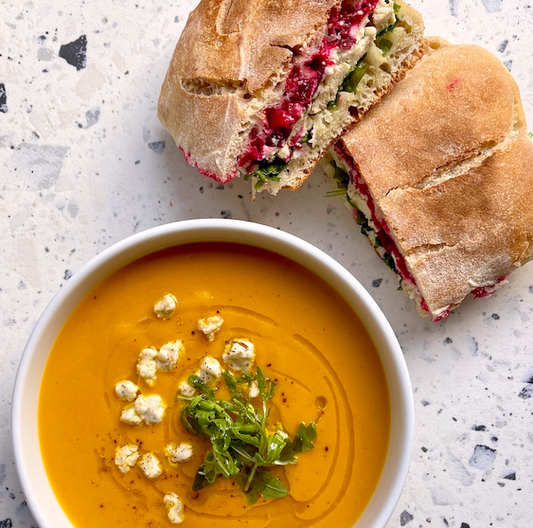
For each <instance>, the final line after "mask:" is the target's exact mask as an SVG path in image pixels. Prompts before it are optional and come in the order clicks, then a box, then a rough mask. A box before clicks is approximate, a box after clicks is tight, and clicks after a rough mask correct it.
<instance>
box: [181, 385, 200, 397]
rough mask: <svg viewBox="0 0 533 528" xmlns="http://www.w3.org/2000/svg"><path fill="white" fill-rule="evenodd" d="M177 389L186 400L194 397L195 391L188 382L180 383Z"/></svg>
mask: <svg viewBox="0 0 533 528" xmlns="http://www.w3.org/2000/svg"><path fill="white" fill-rule="evenodd" d="M178 389H179V391H180V392H181V393H182V394H183V396H186V397H187V398H190V397H191V396H194V395H195V393H196V389H195V388H194V387H193V386H192V385H191V384H190V383H189V382H188V381H182V382H181V383H180V384H179V387H178Z"/></svg>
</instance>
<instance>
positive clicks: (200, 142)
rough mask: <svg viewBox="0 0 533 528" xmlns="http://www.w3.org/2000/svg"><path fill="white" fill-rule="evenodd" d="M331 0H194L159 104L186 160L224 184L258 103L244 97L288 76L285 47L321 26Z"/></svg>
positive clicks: (337, 1)
mask: <svg viewBox="0 0 533 528" xmlns="http://www.w3.org/2000/svg"><path fill="white" fill-rule="evenodd" d="M337 4H340V0H305V1H301V0H255V1H250V0H202V1H201V2H200V4H199V5H198V7H197V8H196V9H195V10H194V11H193V12H192V13H191V14H190V16H189V19H188V21H187V24H186V26H185V28H184V30H183V32H182V34H181V37H180V39H179V41H178V43H177V45H176V48H175V50H174V54H173V55H172V58H171V61H170V65H169V69H168V71H167V74H166V77H165V80H164V82H163V86H162V88H161V95H160V98H159V105H158V115H159V119H160V120H161V122H162V123H163V125H164V126H165V127H166V128H167V130H169V132H170V133H171V134H172V136H173V137H174V139H175V140H176V143H177V144H178V145H179V146H180V147H181V148H182V149H183V151H184V153H185V155H186V156H187V157H188V161H190V162H191V163H192V164H194V165H197V166H198V165H199V164H200V165H201V166H200V167H198V168H199V169H200V170H201V171H202V172H203V173H204V174H207V175H209V176H212V177H214V178H215V179H217V180H219V181H222V182H225V181H227V180H228V179H230V178H231V176H232V175H234V173H235V170H236V162H237V157H238V156H239V155H240V154H241V153H242V151H243V150H244V149H245V148H246V146H247V145H248V135H247V133H248V132H249V130H250V128H251V126H248V125H249V121H250V119H251V117H252V116H253V117H255V114H256V112H257V110H258V109H260V108H261V104H259V106H258V107H254V105H250V94H253V95H254V96H256V95H258V92H261V91H264V90H266V89H267V88H272V87H273V86H274V85H276V84H278V82H279V81H280V80H282V79H283V78H284V77H285V76H286V75H287V74H288V72H289V67H290V63H291V59H292V51H291V49H290V48H295V47H297V46H301V45H302V44H304V43H305V42H307V41H308V40H309V39H311V38H312V36H313V35H314V33H316V32H317V31H319V30H323V29H324V28H325V25H326V23H327V20H328V15H329V12H330V10H331V8H332V7H333V6H335V5H337ZM268 102H269V101H268V100H264V101H262V106H265V104H267V103H268ZM247 121H248V125H247ZM184 122H186V124H185V125H184V124H183V123H184Z"/></svg>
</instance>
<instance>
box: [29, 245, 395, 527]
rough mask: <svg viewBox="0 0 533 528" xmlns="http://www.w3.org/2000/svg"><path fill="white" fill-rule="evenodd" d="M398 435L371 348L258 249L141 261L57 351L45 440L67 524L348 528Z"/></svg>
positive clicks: (48, 378)
mask: <svg viewBox="0 0 533 528" xmlns="http://www.w3.org/2000/svg"><path fill="white" fill-rule="evenodd" d="M389 436H390V402H389V392H388V388H387V382H386V379H385V374H384V371H383V367H382V364H381V361H380V358H379V355H378V353H377V351H376V349H375V346H374V344H373V342H372V339H371V338H370V336H369V335H368V333H367V331H366V329H365V327H364V326H363V324H362V323H361V322H360V320H359V318H358V317H357V315H356V314H355V313H354V311H353V310H352V308H351V307H350V306H349V304H348V303H347V302H346V301H345V300H344V299H343V297H342V296H341V295H340V294H339V293H338V292H337V291H335V290H334V289H333V288H332V287H331V286H329V285H328V284H327V283H326V282H325V281H324V280H322V279H321V278H320V277H318V276H317V275H315V274H314V273H312V272H310V271H309V270H307V269H305V268H304V267H302V266H301V265H299V264H297V263H295V262H293V261H290V260H288V259H286V258H283V257H280V256H278V255H276V254H273V253H270V252H268V251H265V250H262V249H257V248H253V247H250V246H244V245H237V244H230V243H200V244H189V245H184V246H179V247H175V248H172V249H168V250H165V251H162V252H160V253H156V254H154V255H151V256H148V257H146V258H143V259H140V260H138V261H136V262H133V263H131V264H129V265H127V266H125V267H124V268H122V269H121V270H119V271H118V272H116V273H114V274H113V275H112V276H110V277H109V278H108V279H106V280H105V281H103V282H102V283H101V284H99V285H98V286H97V287H96V288H95V289H94V290H93V291H91V292H90V293H89V294H88V295H87V296H86V297H85V299H84V300H83V301H82V302H81V303H80V304H79V305H78V307H77V308H76V309H75V310H74V312H73V313H72V314H71V316H70V317H69V319H68V320H67V322H66V323H65V325H64V327H63V328H62V330H61V332H60V334H59V335H58V337H57V339H56V342H55V344H54V346H53V348H52V350H51V353H50V356H49V359H48V362H47V365H46V369H45V372H44V375H43V379H42V385H41V392H40V399H39V438H40V445H41V451H42V456H43V459H44V463H45V467H46V471H47V473H48V477H49V479H50V482H51V485H52V488H53V490H54V492H55V494H56V496H57V499H58V501H59V502H60V504H61V506H62V507H63V509H64V511H65V513H66V514H67V516H68V517H69V519H70V520H71V522H72V524H73V525H74V526H75V527H76V528H101V527H102V526H105V527H109V528H111V527H115V526H128V527H132V526H134V527H149V528H160V527H161V528H162V527H166V528H168V527H172V526H174V525H178V524H179V525H181V526H182V527H183V528H190V527H194V528H207V527H209V528H218V527H224V528H231V527H240V526H246V527H250V528H255V527H257V528H259V527H261V528H264V527H268V526H270V527H279V526H284V527H290V528H298V527H311V526H312V527H317V528H326V527H328V528H331V527H332V526H334V527H336V528H351V527H352V526H353V525H354V523H355V522H356V520H357V519H358V518H359V516H360V515H361V513H362V512H363V510H364V509H365V507H366V505H367V504H368V502H369V500H370V498H371V496H372V494H373V492H374V490H375V489H376V486H377V484H378V481H379V478H380V475H381V472H382V470H383V466H384V463H385V458H386V453H387V448H388V444H389Z"/></svg>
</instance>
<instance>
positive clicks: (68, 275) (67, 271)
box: [63, 269, 72, 280]
mask: <svg viewBox="0 0 533 528" xmlns="http://www.w3.org/2000/svg"><path fill="white" fill-rule="evenodd" d="M70 277H72V271H70V270H68V269H67V270H65V275H63V278H64V279H65V280H69V279H70Z"/></svg>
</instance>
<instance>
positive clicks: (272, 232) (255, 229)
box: [11, 218, 414, 528]
mask: <svg viewBox="0 0 533 528" xmlns="http://www.w3.org/2000/svg"><path fill="white" fill-rule="evenodd" d="M234 239H236V240H234ZM218 241H220V242H232V243H237V244H242V245H250V246H256V247H259V248H263V249H266V250H268V251H271V252H274V253H278V254H280V255H282V256H285V257H287V258H289V259H291V260H294V261H296V262H298V263H300V264H301V265H304V266H305V267H307V268H308V269H310V270H311V271H313V272H314V273H315V274H317V275H319V276H320V277H322V278H323V279H324V280H326V282H327V283H328V284H329V285H330V286H332V287H333V288H334V289H336V290H337V291H338V292H339V293H340V294H341V295H342V296H343V297H344V298H345V299H346V300H347V301H348V302H349V304H350V305H351V306H352V308H353V309H354V311H355V312H356V313H357V315H358V316H359V318H360V319H361V321H362V322H363V324H364V325H365V327H366V329H367V331H368V333H369V334H370V336H371V338H372V340H373V342H374V344H375V346H376V349H377V350H378V352H379V354H380V358H381V362H382V364H383V367H384V370H385V372H386V374H387V382H388V385H389V398H390V404H391V434H390V438H389V448H388V451H387V458H386V461H385V466H384V469H383V472H382V475H381V477H380V480H379V483H378V486H377V488H376V490H375V491H374V494H373V496H372V498H371V499H370V502H369V503H368V505H367V507H366V508H365V510H364V512H363V514H362V515H361V517H360V518H359V519H358V520H357V522H356V524H355V526H354V528H384V527H385V525H386V523H387V522H388V520H389V519H390V517H391V515H392V513H393V511H394V508H395V507H396V505H397V503H398V501H399V499H400V496H401V493H402V490H403V487H404V484H405V481H406V479H407V474H408V470H409V465H410V461H411V456H412V449H413V440H414V398H413V394H412V387H411V381H410V377H409V372H408V369H407V365H406V362H405V358H404V355H403V352H402V350H401V347H400V345H399V343H398V340H397V338H396V335H395V333H394V331H393V329H392V327H391V325H390V323H389V322H388V320H387V319H386V317H385V315H384V313H383V312H382V310H381V309H380V308H379V306H378V304H377V303H376V301H375V300H374V299H373V297H372V296H371V295H370V293H369V292H368V291H367V290H366V289H365V288H364V287H363V286H362V285H361V284H360V283H359V281H358V280H357V279H356V278H355V277H354V276H353V275H352V274H351V273H350V272H349V271H348V270H347V269H346V268H344V267H343V266H342V265H341V264H340V263H339V262H337V261H336V260H335V259H334V258H333V257H331V256H329V255H328V254H327V253H325V252H324V251H322V250H321V249H319V248H318V247H316V246H314V245H313V244H311V243H310V242H307V241H305V240H303V239H302V238H300V237H298V236H296V235H292V234H290V233H287V232H285V231H282V230H280V229H276V228H274V227H269V226H266V225H263V224H258V223H255V222H251V221H245V220H234V219H212V218H199V219H192V220H181V221H177V222H173V223H169V224H165V225H161V226H157V227H152V228H149V229H147V230H145V231H142V232H140V233H137V234H134V235H131V236H129V237H127V238H125V239H123V240H121V241H119V242H117V243H115V244H113V245H112V246H110V247H108V248H106V249H104V250H103V251H102V252H101V253H99V254H97V255H96V256H94V257H93V258H92V259H90V260H89V261H88V262H87V263H86V264H85V265H83V266H82V267H81V268H80V269H79V271H78V272H76V273H75V274H74V275H73V276H72V277H71V278H70V279H69V280H68V281H67V283H66V284H64V285H63V287H62V288H61V289H60V290H59V291H58V292H57V293H56V294H55V295H54V297H53V298H52V299H51V301H50V302H49V304H48V305H47V306H46V308H45V309H44V311H43V312H42V314H41V316H40V317H39V319H38V320H37V323H36V324H35V326H34V328H33V330H32V332H31V334H30V336H29V338H28V341H27V343H26V346H25V348H24V351H23V353H22V356H21V360H20V363H19V367H18V370H17V375H16V378H15V384H14V388H13V397H12V412H11V421H12V442H13V451H14V458H15V466H16V471H17V475H18V478H19V481H20V483H21V486H22V490H23V492H24V494H25V495H26V498H27V503H28V506H29V508H30V511H31V513H32V514H33V516H34V518H35V520H36V522H37V523H38V525H39V526H40V527H41V528H63V526H64V527H73V525H72V523H71V522H70V521H69V520H68V518H67V517H66V514H64V513H63V515H64V519H66V520H67V523H65V522H62V523H61V524H60V525H58V523H57V522H56V521H55V519H51V520H50V519H49V518H47V514H46V512H45V507H44V504H43V503H44V502H45V501H43V500H37V499H36V498H37V497H39V496H40V495H43V494H44V496H45V499H46V503H47V506H49V507H54V508H55V510H56V511H57V509H58V508H59V510H60V511H61V512H63V510H62V508H61V506H60V505H59V502H58V501H57V499H56V498H55V495H54V493H53V491H52V488H51V486H50V483H49V482H48V479H47V477H46V472H45V470H44V463H43V462H42V457H40V448H39V442H38V436H37V441H36V442H35V438H33V439H32V440H27V438H28V435H29V436H32V435H33V436H35V431H36V430H37V429H36V421H37V412H36V411H37V406H35V407H36V408H35V409H34V413H33V414H34V416H30V419H28V416H27V415H26V414H25V412H24V411H25V410H26V408H27V407H28V406H29V407H30V409H31V405H30V403H31V401H35V394H37V400H36V401H37V403H38V393H39V390H40V379H41V377H42V369H44V365H45V364H46V360H47V357H48V354H49V350H50V347H51V345H52V344H53V341H54V340H55V337H56V336H57V331H55V332H54V331H53V329H52V331H51V332H48V333H49V334H50V335H51V336H52V337H47V331H49V329H50V328H53V327H54V326H55V327H58V329H60V328H61V327H62V326H63V324H64V322H65V321H66V317H64V316H60V315H58V314H60V313H61V312H62V311H63V312H65V313H67V317H68V314H70V312H71V311H72V310H73V309H74V307H75V306H76V305H77V304H78V303H79V302H80V301H81V299H83V297H84V296H85V295H86V293H88V292H89V291H90V290H91V289H92V288H94V287H95V286H96V284H98V283H99V282H101V281H102V280H104V279H105V278H106V277H108V276H110V275H111V274H113V273H114V272H116V271H117V270H118V269H120V268H121V267H123V266H124V265H126V264H127V263H129V262H133V261H134V260H137V259H139V258H142V257H143V256H146V255H149V254H152V253H154V252H157V251H160V250H163V249H166V248H169V247H172V246H179V245H183V244H188V243H194V242H218ZM95 279H98V280H95ZM354 304H355V305H354ZM69 306H70V308H69ZM58 318H59V320H60V321H59V322H60V324H59V322H57V321H55V319H58ZM54 321H55V325H54V324H53V323H54ZM43 339H48V340H49V341H50V339H52V341H51V344H50V346H49V347H47V350H48V352H47V353H46V354H45V353H44V352H42V353H41V354H40V355H39V344H40V343H41V340H43ZM384 354H385V356H384ZM40 356H43V357H40ZM36 357H37V358H38V359H39V358H40V360H41V363H42V369H41V372H40V375H39V376H38V378H36V379H38V381H39V383H38V384H39V386H38V387H35V386H33V387H32V389H31V391H30V390H27V389H28V386H29V381H30V380H31V375H34V377H35V373H34V372H33V371H32V369H33V370H35V366H34V363H35V358H36ZM389 376H392V377H391V378H389ZM34 385H35V384H34ZM32 398H33V399H32ZM393 433H396V434H397V435H398V436H394V437H393ZM27 442H30V443H31V442H33V444H35V443H36V444H37V451H38V452H39V457H37V458H38V459H40V466H39V463H38V462H39V461H38V460H36V458H35V445H33V451H32V452H33V455H34V456H33V459H32V457H31V456H30V455H29V454H28V452H27V451H26V450H25V449H23V446H24V444H25V443H27ZM36 463H37V466H39V467H38V468H36V467H35V465H34V464H36ZM41 466H42V467H41ZM33 471H38V473H39V475H38V476H40V477H41V480H42V472H43V471H44V476H45V481H46V482H45V483H44V484H45V485H44V486H43V483H42V482H41V480H39V479H33V478H32V476H31V474H32V472H33ZM46 484H47V485H46ZM385 488H387V489H388V491H387V492H386V493H385V491H384V490H385ZM381 490H383V491H381ZM381 495H384V497H381ZM378 499H379V500H378ZM49 501H52V502H53V501H55V503H56V504H55V505H50V504H49ZM64 519H63V521H64ZM51 523H54V524H51Z"/></svg>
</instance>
